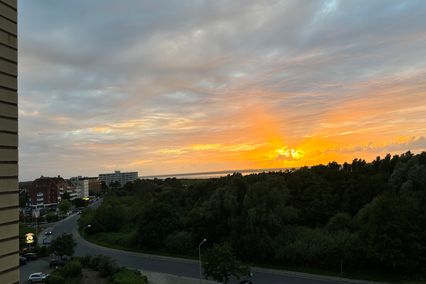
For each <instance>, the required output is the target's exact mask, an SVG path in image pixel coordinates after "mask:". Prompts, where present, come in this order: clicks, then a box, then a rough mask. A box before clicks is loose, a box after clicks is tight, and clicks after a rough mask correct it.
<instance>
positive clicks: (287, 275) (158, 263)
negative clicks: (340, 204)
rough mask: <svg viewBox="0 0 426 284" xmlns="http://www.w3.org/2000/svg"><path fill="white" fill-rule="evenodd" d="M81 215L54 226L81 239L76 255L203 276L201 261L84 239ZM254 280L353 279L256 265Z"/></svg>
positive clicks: (276, 283) (316, 283)
mask: <svg viewBox="0 0 426 284" xmlns="http://www.w3.org/2000/svg"><path fill="white" fill-rule="evenodd" d="M78 218H79V215H73V216H70V217H68V218H67V219H65V220H63V221H60V222H58V223H56V225H54V227H53V237H56V236H59V235H61V234H62V233H72V234H73V236H74V239H75V240H76V242H77V246H76V247H75V255H77V256H84V255H86V254H90V255H96V254H103V255H107V256H110V257H111V258H113V259H114V260H115V261H116V262H117V264H118V265H120V266H126V267H131V268H136V269H141V270H147V271H153V272H160V273H168V274H174V275H179V276H186V277H192V278H198V277H199V264H198V262H197V261H194V260H187V259H181V258H172V257H164V256H156V255H148V254H142V253H136V252H127V251H121V250H116V249H110V248H105V247H101V246H98V245H95V244H93V243H90V242H87V241H86V240H84V239H83V238H82V237H81V236H80V235H79V233H78V230H77V220H78ZM252 271H253V278H252V280H253V282H254V283H264V284H330V283H351V282H347V281H342V279H337V278H336V279H332V278H329V279H326V278H323V277H317V276H313V275H308V274H303V273H291V272H284V271H277V270H266V269H260V268H254V269H252ZM354 283H355V282H354Z"/></svg>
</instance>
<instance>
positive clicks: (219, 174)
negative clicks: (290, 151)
mask: <svg viewBox="0 0 426 284" xmlns="http://www.w3.org/2000/svg"><path fill="white" fill-rule="evenodd" d="M294 169H295V168H272V169H271V168H269V169H246V170H225V171H215V172H199V173H180V174H162V175H152V176H140V177H139V178H140V179H155V178H157V179H167V178H179V179H208V178H220V177H224V176H227V175H232V174H234V173H240V174H242V175H250V174H258V173H264V172H279V171H283V172H284V171H288V170H294Z"/></svg>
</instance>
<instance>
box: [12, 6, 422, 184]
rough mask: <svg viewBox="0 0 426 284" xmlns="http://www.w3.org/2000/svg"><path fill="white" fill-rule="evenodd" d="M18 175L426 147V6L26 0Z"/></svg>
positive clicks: (256, 163) (245, 163)
mask: <svg viewBox="0 0 426 284" xmlns="http://www.w3.org/2000/svg"><path fill="white" fill-rule="evenodd" d="M18 80H19V108H20V110H19V113H20V121H19V123H20V132H19V135H20V137H19V139H20V144H19V150H20V162H19V163H20V180H31V179H34V178H37V177H39V176H40V175H44V176H56V175H58V174H60V175H62V176H65V177H70V176H76V175H98V173H102V172H112V171H114V170H121V171H130V170H132V171H133V170H134V171H139V174H140V175H142V176H144V175H154V174H169V173H187V172H202V171H216V170H227V169H250V168H277V167H298V166H303V165H313V164H318V163H328V162H329V161H332V160H336V161H338V162H344V161H352V160H353V159H354V158H364V159H367V160H372V159H374V158H375V157H376V156H378V155H382V156H383V155H385V154H386V153H392V154H396V153H402V152H404V151H407V150H411V151H413V152H420V151H422V150H426V1H423V0H419V1H415V0H413V1H400V0H399V1H390V0H383V1H378V0H377V1H375V0H373V1H346V0H345V1H337V0H335V1H316V0H315V1H305V0H304V1H300V0H294V1H272V0H271V1H247V0H244V1H216V0H215V1H202V0H194V1H186V0H185V1H181V0H176V1H140V0H125V1H124V0H123V1H116V0H98V1H95V0H90V1H88V0H75V1H68V0H61V1H59V0H41V1H32V0H31V1H30V0H27V1H20V7H19V77H18Z"/></svg>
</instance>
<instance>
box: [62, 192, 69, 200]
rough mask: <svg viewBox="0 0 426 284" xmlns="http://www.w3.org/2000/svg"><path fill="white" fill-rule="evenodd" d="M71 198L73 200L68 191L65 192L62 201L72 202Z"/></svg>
mask: <svg viewBox="0 0 426 284" xmlns="http://www.w3.org/2000/svg"><path fill="white" fill-rule="evenodd" d="M70 198H71V196H70V194H69V193H68V191H65V192H64V193H63V194H62V200H70Z"/></svg>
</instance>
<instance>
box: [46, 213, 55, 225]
mask: <svg viewBox="0 0 426 284" xmlns="http://www.w3.org/2000/svg"><path fill="white" fill-rule="evenodd" d="M46 221H47V222H48V223H52V222H56V221H58V215H56V214H55V213H52V212H50V213H48V214H47V215H46Z"/></svg>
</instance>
